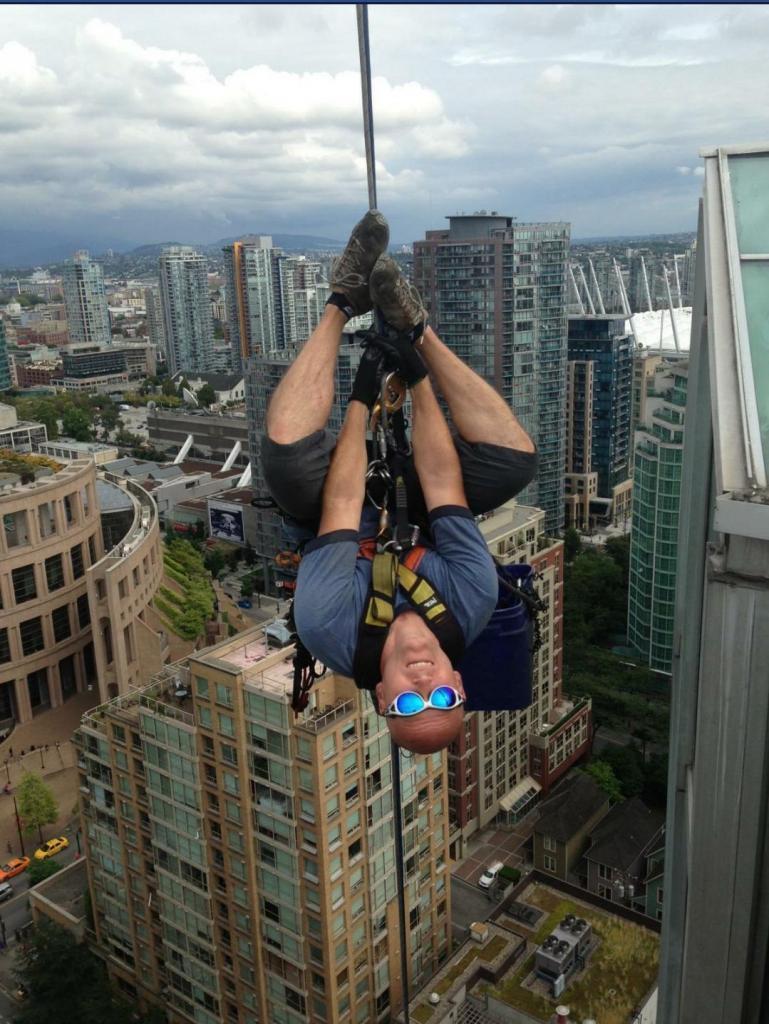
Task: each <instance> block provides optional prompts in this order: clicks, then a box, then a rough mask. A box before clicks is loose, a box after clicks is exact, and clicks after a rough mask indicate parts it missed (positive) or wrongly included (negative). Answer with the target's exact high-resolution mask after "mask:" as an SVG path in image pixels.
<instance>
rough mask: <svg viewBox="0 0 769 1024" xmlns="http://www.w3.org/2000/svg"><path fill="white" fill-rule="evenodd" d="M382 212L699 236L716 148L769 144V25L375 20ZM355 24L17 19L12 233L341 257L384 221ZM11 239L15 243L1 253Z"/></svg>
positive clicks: (327, 11)
mask: <svg viewBox="0 0 769 1024" xmlns="http://www.w3.org/2000/svg"><path fill="white" fill-rule="evenodd" d="M369 18H370V32H371V51H372V64H373V71H374V75H375V81H374V107H375V125H376V132H377V140H376V144H377V162H378V181H379V205H380V206H381V207H382V209H383V210H384V211H385V212H386V213H387V215H388V216H389V218H390V221H391V225H392V238H393V240H394V241H396V242H398V241H410V240H413V239H414V238H418V237H421V236H422V234H423V232H424V230H425V229H426V228H429V227H440V226H442V224H443V218H444V216H445V215H446V214H448V213H451V212H454V211H457V210H468V211H469V210H473V209H479V208H486V209H496V210H499V211H501V212H505V213H508V214H512V215H515V216H517V217H519V218H520V219H521V220H535V219H546V220H561V219H562V220H567V221H570V222H571V224H572V233H573V235H574V236H576V237H585V236H591V235H604V234H608V235H617V234H624V233H631V232H665V231H683V230H689V229H693V228H694V227H695V224H696V205H697V197H698V195H699V192H700V189H701V177H700V162H701V161H700V159H699V157H698V150H699V149H700V147H702V146H707V145H714V144H719V143H720V144H727V143H740V142H755V141H761V140H762V139H763V138H765V137H766V136H768V135H769V127H768V126H767V108H768V107H769V64H768V63H767V57H766V54H767V52H769V5H757V6H748V5H712V6H710V5H676V4H664V5H633V4H627V5H616V6H615V5H610V4H597V5H574V6H566V5H563V6H562V5H536V6H534V5H531V6H525V5H521V6H500V5H493V6H482V5H481V6H474V5H437V6H418V5H392V6H390V5H382V6H379V5H372V6H370V8H369ZM357 61H358V51H357V37H356V26H355V9H354V6H353V5H352V4H350V5H342V4H340V5H313V6H300V5H293V6H292V5H285V6H279V7H278V6H276V7H273V6H268V5H259V4H251V5H247V6H227V5H215V4H211V5H204V6H185V5H162V4H158V5H137V6H130V5H125V6H123V5H103V6H102V5H87V6H86V5H69V6H43V5H41V6H36V5H3V6H0V153H2V157H1V158H0V210H2V218H0V229H2V228H5V229H12V230H25V231H30V232H40V233H49V234H56V235H60V236H62V237H64V236H66V237H68V238H70V237H71V238H75V237H77V238H80V237H81V236H82V239H83V244H90V245H92V246H93V245H97V244H98V242H99V241H100V240H104V242H105V244H115V245H118V246H120V245H121V243H124V244H139V243H141V242H155V241H165V240H169V239H178V240H183V241H201V242H205V241H214V240H215V239H218V238H222V237H225V236H231V235H235V234H241V233H245V232H247V231H260V232H270V231H272V232H282V231H287V232H296V233H312V234H318V235H324V236H327V237H331V238H342V237H344V236H345V234H346V230H347V227H348V225H349V223H350V221H351V220H352V219H354V218H355V217H356V216H357V215H358V213H359V211H360V210H362V209H364V208H365V206H366V185H365V162H364V157H363V143H362V133H361V115H360V82H359V75H358V63H357ZM1 238H2V236H1V235H0V239H1Z"/></svg>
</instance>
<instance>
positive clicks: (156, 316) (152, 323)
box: [144, 285, 168, 361]
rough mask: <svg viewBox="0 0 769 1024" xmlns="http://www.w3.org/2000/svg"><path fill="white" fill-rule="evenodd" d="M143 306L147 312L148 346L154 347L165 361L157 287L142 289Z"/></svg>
mask: <svg viewBox="0 0 769 1024" xmlns="http://www.w3.org/2000/svg"><path fill="white" fill-rule="evenodd" d="M144 305H145V309H146V311H147V333H148V335H149V339H150V344H152V345H154V346H155V348H156V350H157V351H158V352H162V353H163V356H164V358H165V359H166V361H167V360H168V352H167V351H166V334H165V328H164V326H163V303H162V302H161V301H160V288H159V287H158V286H157V285H149V287H147V288H145V289H144Z"/></svg>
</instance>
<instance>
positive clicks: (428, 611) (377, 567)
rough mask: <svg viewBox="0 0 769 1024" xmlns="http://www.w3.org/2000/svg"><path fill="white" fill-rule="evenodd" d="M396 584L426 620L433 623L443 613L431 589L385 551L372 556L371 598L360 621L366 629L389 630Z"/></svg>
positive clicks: (422, 579) (444, 608) (424, 580)
mask: <svg viewBox="0 0 769 1024" xmlns="http://www.w3.org/2000/svg"><path fill="white" fill-rule="evenodd" d="M398 583H400V585H401V586H402V587H403V589H404V590H405V592H406V594H407V596H408V598H409V600H410V602H411V603H412V604H413V605H415V606H416V607H417V608H418V609H419V611H420V612H421V614H422V615H423V616H424V617H425V618H426V619H430V620H433V619H437V618H438V617H439V616H440V615H442V614H444V613H445V612H446V606H445V605H444V603H443V601H441V599H440V598H439V597H438V595H437V594H436V592H435V591H434V590H433V588H432V585H431V584H430V583H429V582H428V581H427V580H426V579H425V578H424V577H423V576H418V575H417V574H416V573H415V572H413V571H412V570H411V569H409V568H408V567H407V566H405V565H404V564H403V563H402V562H400V561H398V557H397V555H394V554H392V553H391V552H389V551H385V552H380V553H379V554H376V555H375V556H374V560H373V564H372V566H371V595H370V597H369V599H368V603H367V605H366V615H365V618H364V622H365V623H366V625H368V626H379V627H380V628H385V629H386V628H387V627H389V626H390V624H391V623H392V621H393V619H394V618H395V590H396V588H397V585H398Z"/></svg>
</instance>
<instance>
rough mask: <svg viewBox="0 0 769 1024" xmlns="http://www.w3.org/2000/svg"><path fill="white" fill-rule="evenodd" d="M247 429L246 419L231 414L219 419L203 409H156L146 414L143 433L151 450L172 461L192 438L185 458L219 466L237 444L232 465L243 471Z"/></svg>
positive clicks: (246, 455) (246, 458) (246, 463)
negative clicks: (190, 437) (237, 447)
mask: <svg viewBox="0 0 769 1024" xmlns="http://www.w3.org/2000/svg"><path fill="white" fill-rule="evenodd" d="M249 429H250V424H249V422H248V419H247V417H246V416H243V415H237V414H234V413H233V414H230V415H226V416H220V415H218V414H217V413H212V412H206V411H204V410H203V409H163V408H161V407H160V406H157V407H156V408H155V409H148V410H147V433H148V436H149V440H150V443H151V444H152V446H153V447H154V448H158V449H160V450H161V451H165V452H167V453H168V454H169V455H171V456H172V457H174V456H176V455H177V454H178V452H179V449H180V448H181V447H182V446H183V444H184V443H185V441H186V440H187V438H188V437H189V436H190V435H192V439H193V443H192V447H191V448H190V449H189V452H188V454H189V457H190V458H195V459H198V460H203V461H206V462H211V463H218V465H219V466H222V465H223V463H224V462H225V460H226V459H227V456H228V455H229V454H230V452H231V451H232V449H233V447H234V446H235V445H237V444H238V442H240V449H239V450H238V453H237V455H236V456H235V460H234V463H233V464H234V465H235V466H239V467H240V468H241V469H245V468H246V466H247V465H248V439H249ZM213 468H214V467H213V466H212V467H211V469H212V470H213Z"/></svg>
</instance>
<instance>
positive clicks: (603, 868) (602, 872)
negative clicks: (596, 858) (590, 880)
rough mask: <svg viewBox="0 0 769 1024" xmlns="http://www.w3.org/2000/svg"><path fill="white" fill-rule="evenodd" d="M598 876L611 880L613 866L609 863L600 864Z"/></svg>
mask: <svg viewBox="0 0 769 1024" xmlns="http://www.w3.org/2000/svg"><path fill="white" fill-rule="evenodd" d="M598 877H599V878H602V879H604V880H605V881H606V880H608V881H611V868H610V867H609V866H608V865H607V864H599V865H598Z"/></svg>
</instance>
